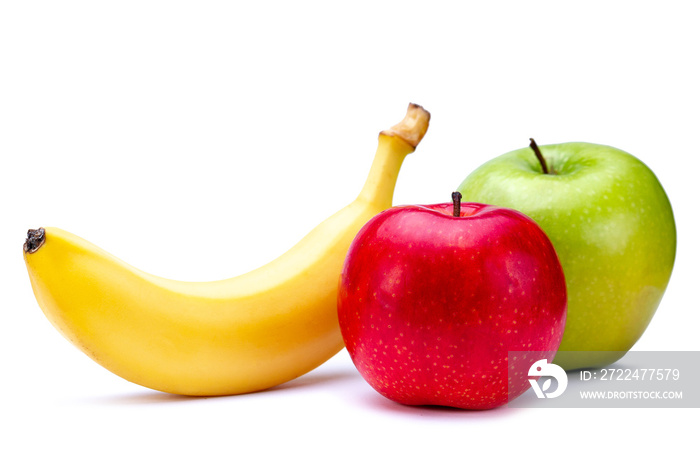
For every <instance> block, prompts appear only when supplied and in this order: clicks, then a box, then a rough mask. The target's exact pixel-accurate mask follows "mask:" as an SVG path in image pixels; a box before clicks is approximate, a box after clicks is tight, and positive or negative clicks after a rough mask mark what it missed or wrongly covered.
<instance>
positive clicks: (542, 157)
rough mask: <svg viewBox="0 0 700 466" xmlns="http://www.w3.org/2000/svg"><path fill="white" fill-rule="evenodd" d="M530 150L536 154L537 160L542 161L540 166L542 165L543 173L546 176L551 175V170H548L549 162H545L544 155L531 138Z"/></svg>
mask: <svg viewBox="0 0 700 466" xmlns="http://www.w3.org/2000/svg"><path fill="white" fill-rule="evenodd" d="M530 148H531V149H532V150H533V151H534V152H535V155H536V156H537V160H539V161H540V165H542V172H543V173H544V174H545V175H547V174H549V169H548V168H547V162H546V161H545V160H544V156H543V155H542V152H540V148H539V146H537V143H536V142H535V140H534V139H532V138H530Z"/></svg>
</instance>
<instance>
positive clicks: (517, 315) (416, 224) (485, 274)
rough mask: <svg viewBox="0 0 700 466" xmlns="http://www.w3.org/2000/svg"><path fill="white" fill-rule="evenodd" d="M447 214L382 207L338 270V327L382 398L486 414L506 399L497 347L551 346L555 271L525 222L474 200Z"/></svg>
mask: <svg viewBox="0 0 700 466" xmlns="http://www.w3.org/2000/svg"><path fill="white" fill-rule="evenodd" d="M452 211H453V206H452V204H438V205H431V206H417V205H413V206H399V207H393V208H391V209H388V210H386V211H384V212H382V213H380V214H379V215H377V216H376V217H374V218H373V219H372V220H370V221H369V222H368V223H367V224H366V225H365V226H364V227H363V228H362V229H361V230H360V232H359V233H358V235H357V237H356V238H355V240H354V242H353V243H352V245H351V246H350V250H349V252H348V255H347V258H346V260H345V264H344V266H343V271H342V274H341V277H340V283H339V290H338V317H339V321H340V328H341V331H342V334H343V339H344V341H345V345H346V347H347V349H348V352H349V353H350V356H351V358H352V360H353V362H354V364H355V366H356V367H357V369H358V370H359V372H360V374H362V376H363V377H364V378H365V380H366V381H367V382H368V383H369V384H370V385H371V386H372V387H373V388H374V389H375V390H377V391H378V392H379V393H381V394H382V395H384V396H385V397H387V398H389V399H391V400H394V401H396V402H399V403H403V404H408V405H440V406H452V407H457V408H466V409H489V408H494V407H497V406H500V405H503V404H505V403H506V402H507V401H508V399H509V387H508V361H507V357H508V351H537V352H543V354H545V353H544V352H550V353H546V354H548V356H549V357H547V359H548V360H549V361H551V359H552V356H553V353H551V352H554V351H556V350H557V348H558V347H559V343H560V342H561V338H562V334H563V332H564V324H565V320H566V285H565V282H564V274H563V272H562V268H561V265H560V263H559V260H558V258H557V255H556V253H555V251H554V248H553V247H552V244H551V242H550V241H549V239H548V238H547V236H546V235H545V233H544V232H543V231H542V230H541V229H540V228H539V227H538V226H537V224H536V223H535V222H534V221H533V220H531V219H530V218H529V217H526V216H525V215H523V214H521V213H519V212H516V211H514V210H511V209H506V208H501V207H494V206H488V205H483V204H475V203H464V204H462V212H461V215H460V217H454V216H453V215H452ZM533 361H534V359H533ZM511 363H512V361H511ZM517 379H518V380H512V381H511V387H510V390H511V393H510V397H511V399H513V398H514V397H515V396H519V395H520V394H522V393H523V392H525V390H526V389H527V388H529V384H528V382H527V367H522V371H520V374H519V376H518V377H517Z"/></svg>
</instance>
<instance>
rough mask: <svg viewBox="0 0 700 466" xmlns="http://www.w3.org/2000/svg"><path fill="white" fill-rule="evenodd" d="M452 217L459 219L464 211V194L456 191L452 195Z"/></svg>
mask: <svg viewBox="0 0 700 466" xmlns="http://www.w3.org/2000/svg"><path fill="white" fill-rule="evenodd" d="M452 208H453V210H452V215H453V216H455V217H459V215H460V212H461V209H462V193H460V192H459V191H455V192H453V193H452Z"/></svg>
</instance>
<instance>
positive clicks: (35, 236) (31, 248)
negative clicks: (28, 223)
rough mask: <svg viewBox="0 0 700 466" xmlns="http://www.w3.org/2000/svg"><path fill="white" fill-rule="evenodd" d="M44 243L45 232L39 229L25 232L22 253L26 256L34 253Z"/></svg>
mask: <svg viewBox="0 0 700 466" xmlns="http://www.w3.org/2000/svg"><path fill="white" fill-rule="evenodd" d="M45 242H46V230H44V229H43V228H39V229H37V230H31V229H30V230H29V231H27V239H26V240H25V241H24V252H26V253H27V254H32V253H35V252H37V251H38V250H39V248H40V247H41V246H42V245H43V244H44V243H45Z"/></svg>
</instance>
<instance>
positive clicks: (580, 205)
mask: <svg viewBox="0 0 700 466" xmlns="http://www.w3.org/2000/svg"><path fill="white" fill-rule="evenodd" d="M540 151H541V153H542V155H543V156H544V158H545V160H546V163H547V165H548V166H549V169H550V170H549V171H550V172H553V173H550V174H544V173H543V170H542V168H541V166H540V164H539V162H538V160H537V158H536V156H535V154H534V152H533V150H532V149H530V148H524V149H520V150H516V151H513V152H509V153H507V154H504V155H502V156H500V157H497V158H495V159H493V160H491V161H489V162H487V163H485V164H484V165H482V166H481V167H479V168H477V169H476V170H475V171H474V172H473V173H471V174H470V175H469V176H468V177H467V178H466V179H465V180H464V181H463V182H462V184H461V185H460V186H459V188H457V190H458V191H459V192H461V193H462V195H463V196H464V199H465V200H469V201H475V202H484V203H490V204H496V205H500V206H504V207H510V208H513V209H516V210H519V211H521V212H523V213H525V214H526V215H528V216H529V217H531V218H533V219H534V220H535V221H536V222H537V223H538V224H539V225H540V226H541V227H542V229H543V230H544V231H545V232H546V233H547V235H548V236H549V238H550V239H551V241H552V243H553V244H554V248H555V249H556V251H557V254H558V255H559V259H560V260H561V263H562V267H563V268H564V275H565V277H566V284H567V291H568V296H569V303H568V314H567V324H566V330H565V332H564V338H563V340H562V343H561V346H560V347H559V352H558V353H557V357H556V358H555V360H554V362H555V363H556V364H558V365H560V366H561V367H563V368H564V369H566V370H572V369H579V368H595V367H603V366H606V365H609V364H611V363H613V362H615V361H616V360H617V359H619V358H621V357H622V356H624V354H625V352H627V351H628V350H629V349H630V348H631V347H632V346H633V345H634V343H635V342H636V341H637V340H638V339H639V337H640V336H641V335H642V333H643V332H644V330H645V329H646V328H647V325H648V324H649V322H650V320H651V318H652V316H653V315H654V312H655V311H656V309H657V307H658V305H659V302H660V301H661V298H662V296H663V294H664V291H665V289H666V286H667V284H668V282H669V279H670V276H671V270H672V269H673V263H674V259H675V252H676V226H675V222H674V219H673V211H672V209H671V204H670V203H669V200H668V197H667V196H666V193H665V192H664V189H663V187H662V186H661V184H660V183H659V180H658V179H657V178H656V176H655V175H654V173H653V172H652V171H651V170H650V169H649V168H648V167H647V166H646V165H645V164H644V163H642V162H641V161H640V160H638V159H637V158H635V157H634V156H632V155H630V154H628V153H626V152H623V151H621V150H619V149H615V148H613V147H610V146H604V145H598V144H590V143H581V142H577V143H565V144H554V145H547V146H540Z"/></svg>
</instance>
